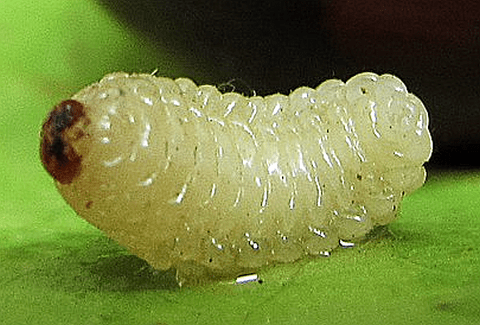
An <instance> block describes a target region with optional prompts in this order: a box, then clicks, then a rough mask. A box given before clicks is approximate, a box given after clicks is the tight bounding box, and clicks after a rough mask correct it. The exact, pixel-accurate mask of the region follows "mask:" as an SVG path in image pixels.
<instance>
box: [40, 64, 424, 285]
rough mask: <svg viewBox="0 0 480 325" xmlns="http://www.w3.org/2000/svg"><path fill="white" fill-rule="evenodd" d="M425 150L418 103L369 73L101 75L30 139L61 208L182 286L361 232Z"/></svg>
mask: <svg viewBox="0 0 480 325" xmlns="http://www.w3.org/2000/svg"><path fill="white" fill-rule="evenodd" d="M431 152H432V140H431V137H430V133H429V131H428V115H427V111H426V110H425V107H424V105H423V104H422V102H421V101H420V100H419V99H418V98H417V97H415V96H414V95H413V94H410V93H408V91H407V89H406V87H405V85H404V84H403V83H402V81H401V80H399V79H398V78H396V77H394V76H392V75H388V74H384V75H382V76H378V75H376V74H374V73H361V74H358V75H356V76H355V77H353V78H351V79H350V80H348V81H347V82H346V83H343V82H341V81H340V80H328V81H326V82H324V83H322V84H321V85H320V86H318V87H317V88H316V89H311V88H307V87H300V88H298V89H296V90H294V91H293V92H291V93H290V95H288V96H285V95H281V94H275V95H271V96H267V97H265V98H262V97H258V96H257V97H251V98H246V97H244V96H242V95H240V94H237V93H225V94H221V93H220V92H219V91H218V90H217V89H216V88H215V87H213V86H208V85H204V86H197V85H195V84H194V83H193V82H192V81H191V80H189V79H184V78H180V79H176V80H171V79H168V78H160V77H154V76H152V75H149V74H127V73H113V74H109V75H107V76H105V77H104V78H103V79H102V80H101V81H99V82H98V83H95V84H93V85H91V86H89V87H87V88H85V89H83V90H81V91H80V92H79V93H77V94H76V95H74V96H73V97H72V99H70V100H67V101H64V102H62V103H60V104H59V105H58V106H56V107H55V109H54V110H53V111H52V112H51V113H50V114H49V116H48V117H47V119H46V121H45V124H44V125H43V131H42V140H41V158H42V161H43V164H44V166H45V168H46V170H47V171H48V172H49V173H50V174H51V175H52V176H53V177H54V178H55V179H56V185H57V187H58V189H59V191H60V193H61V194H62V196H63V197H64V198H65V200H66V201H67V202H68V203H69V204H70V205H71V206H72V207H73V209H74V210H75V211H76V212H77V213H78V214H79V215H80V216H81V217H83V218H85V219H86V220H87V221H89V222H90V223H92V224H93V225H95V226H96V227H98V228H100V229H101V230H103V231H104V232H105V233H106V234H107V235H108V236H110V237H111V238H113V239H114V240H116V241H117V242H119V243H120V244H121V245H123V246H125V247H127V248H128V249H129V250H130V251H131V252H132V253H134V254H136V255H138V256H139V257H141V258H143V259H145V260H146V261H147V262H149V263H150V264H151V265H152V266H153V267H155V268H158V269H162V270H166V269H170V268H174V269H176V271H177V275H178V280H179V283H181V284H185V283H189V284H195V283H202V282H204V281H207V280H212V279H217V278H225V277H232V278H234V277H236V276H238V275H241V274H245V273H247V272H254V271H255V270H258V268H259V267H261V266H264V265H267V264H271V263H277V262H292V261H295V260H298V259H300V258H301V257H302V256H305V255H313V256H318V255H328V254H329V252H330V251H331V250H332V249H333V248H335V247H337V246H338V245H339V241H347V242H348V241H352V240H355V239H358V238H361V237H362V236H364V235H365V234H366V233H367V232H368V231H369V230H371V229H372V228H373V227H374V226H376V225H384V224H387V223H389V222H391V221H393V220H394V219H395V218H396V216H397V213H398V210H399V209H398V207H399V204H400V201H401V199H402V197H403V196H404V195H405V194H408V193H410V192H412V191H414V190H415V189H417V188H418V187H420V186H421V185H422V184H423V182H424V180H425V170H424V168H423V166H422V165H423V164H424V162H426V161H427V160H428V159H429V157H430V155H431Z"/></svg>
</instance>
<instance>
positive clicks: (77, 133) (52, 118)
mask: <svg viewBox="0 0 480 325" xmlns="http://www.w3.org/2000/svg"><path fill="white" fill-rule="evenodd" d="M89 123H90V121H89V119H88V118H87V117H86V116H85V107H84V106H83V104H81V103H80V102H78V101H75V100H65V101H63V102H61V103H60V104H59V105H57V106H56V107H55V108H54V109H53V110H52V111H51V112H50V114H49V115H48V117H47V120H46V121H45V123H44V124H43V127H42V132H41V138H42V139H41V145H40V157H41V159H42V163H43V166H44V167H45V169H46V170H47V171H48V172H49V173H50V175H52V177H53V178H54V179H56V180H57V181H58V182H60V183H61V184H69V183H71V182H72V181H73V179H75V178H76V177H77V176H78V175H79V174H80V170H81V160H82V157H81V156H80V155H79V154H78V153H77V151H76V150H75V148H74V147H73V146H72V142H75V141H77V140H78V139H80V138H82V137H84V136H85V132H84V131H83V129H82V127H81V126H80V124H82V125H86V124H89Z"/></svg>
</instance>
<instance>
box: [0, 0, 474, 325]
mask: <svg viewBox="0 0 480 325" xmlns="http://www.w3.org/2000/svg"><path fill="white" fill-rule="evenodd" d="M2 9H3V13H2V17H1V18H0V30H1V32H0V40H1V44H2V45H1V46H0V67H1V71H2V74H1V77H0V83H1V84H0V99H1V103H2V105H1V107H0V132H1V134H0V136H1V138H0V139H1V140H0V141H1V150H0V163H1V169H0V180H1V182H2V184H3V186H2V187H1V188H0V198H1V199H0V324H29V325H31V324H52V325H53V324H69V325H72V324H135V325H155V324H157V325H158V324H169V325H173V324H269V323H270V324H349V323H354V324H475V323H476V322H478V320H479V319H480V250H479V246H480V217H479V216H480V208H479V205H478V202H479V199H478V198H479V197H480V172H478V171H468V172H466V171H463V172H459V171H457V172H455V171H449V172H445V171H431V172H430V175H429V179H428V181H427V184H426V185H425V186H424V187H423V188H422V189H420V190H419V191H417V192H416V193H414V194H413V195H412V196H410V197H408V198H406V199H405V201H404V205H403V210H402V215H401V218H400V219H399V220H398V221H397V222H395V223H394V224H392V225H390V226H389V227H386V228H381V229H379V230H378V231H377V232H376V233H375V234H374V235H372V238H371V239H370V240H369V241H366V242H363V243H360V244H358V245H357V246H355V247H354V248H350V249H337V250H336V251H334V252H333V254H332V255H331V257H328V258H317V259H307V260H304V261H301V262H298V263H293V264H286V265H277V266H272V267H269V268H265V269H262V270H259V275H260V277H261V279H262V280H263V282H262V283H261V284H260V283H251V284H247V285H235V284H233V280H234V279H232V281H226V282H222V283H218V284H214V285H209V286H204V287H197V288H182V289H178V288H176V287H175V285H174V283H173V275H172V274H170V273H168V272H155V271H153V270H151V269H150V268H149V267H148V266H147V265H146V264H145V263H144V262H143V261H142V260H140V259H138V258H136V257H134V256H132V255H130V254H128V253H127V252H126V251H125V250H124V249H122V248H120V247H119V246H118V245H116V244H115V243H114V242H112V241H110V240H109V239H107V238H106V237H105V236H103V234H102V233H101V232H100V231H98V230H97V229H95V228H93V227H92V226H90V225H89V224H87V223H86V222H84V221H83V220H82V219H80V218H78V217H76V215H75V213H74V212H73V211H72V210H71V209H70V208H69V207H68V206H67V205H66V203H65V202H64V201H63V199H62V198H61V197H60V195H59V194H58V193H57V191H56V189H55V187H54V185H53V181H52V179H51V178H50V177H49V176H48V175H47V173H46V172H45V171H44V170H43V168H42V166H41V164H40V162H39V159H38V145H39V138H38V132H39V129H40V126H41V124H42V121H43V119H44V117H45V115H46V113H47V111H48V110H49V109H50V108H51V107H52V106H53V105H54V104H55V103H57V102H59V101H61V100H62V99H64V98H66V97H69V96H70V95H71V94H72V93H74V92H76V91H78V90H79V89H81V88H82V87H83V86H85V85H87V84H90V83H91V82H93V81H95V80H98V79H99V78H100V77H102V76H103V75H104V74H105V73H107V72H112V71H117V70H125V71H137V72H148V71H152V70H154V69H156V68H159V69H160V70H161V72H162V74H165V75H170V76H187V75H186V74H185V73H184V71H183V69H182V64H181V62H175V58H173V57H172V56H171V55H170V54H169V52H168V50H167V49H161V48H158V47H155V48H154V47H152V46H150V45H149V44H148V42H147V41H146V40H145V39H143V38H142V37H141V36H139V35H137V34H135V33H134V32H133V31H131V30H129V29H128V28H126V27H125V26H123V25H121V24H120V23H118V22H117V21H115V20H114V19H113V18H112V17H111V16H110V15H109V14H108V13H107V12H105V11H104V10H103V9H102V8H101V7H99V6H98V5H97V4H95V3H94V2H93V1H86V0H82V1H73V0H71V1H61V0H54V1H52V0H49V1H45V0H41V1H36V2H35V1H34V2H32V1H25V0H17V1H9V2H8V3H6V4H2Z"/></svg>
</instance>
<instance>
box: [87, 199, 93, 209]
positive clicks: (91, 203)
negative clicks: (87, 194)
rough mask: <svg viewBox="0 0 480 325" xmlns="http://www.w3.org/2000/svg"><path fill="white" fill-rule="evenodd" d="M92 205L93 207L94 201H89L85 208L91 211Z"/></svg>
mask: <svg viewBox="0 0 480 325" xmlns="http://www.w3.org/2000/svg"><path fill="white" fill-rule="evenodd" d="M92 205H93V201H87V203H86V204H85V208H87V209H90V208H91V207H92Z"/></svg>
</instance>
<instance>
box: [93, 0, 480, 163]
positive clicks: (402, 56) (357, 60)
mask: <svg viewBox="0 0 480 325" xmlns="http://www.w3.org/2000/svg"><path fill="white" fill-rule="evenodd" d="M99 1H100V2H101V3H102V4H103V5H105V6H107V7H108V8H109V9H110V10H112V12H114V13H115V14H116V15H117V17H118V18H119V20H120V21H123V22H125V23H127V24H129V25H131V26H133V27H135V28H137V29H139V30H140V31H141V32H142V33H144V34H145V35H147V36H148V37H150V38H151V39H152V40H153V41H154V42H155V43H156V44H159V46H162V47H167V48H168V49H169V50H170V51H171V53H173V55H175V57H176V59H177V60H184V61H185V64H186V65H188V64H192V63H194V64H195V71H200V73H198V76H195V75H191V76H189V77H191V78H193V79H194V80H195V81H196V82H197V83H213V84H220V83H222V82H227V81H229V80H231V79H235V81H233V85H235V86H236V90H237V91H240V92H243V93H245V94H247V95H249V94H251V93H252V92H253V91H255V92H256V93H257V94H259V95H267V94H270V93H275V92H281V93H285V94H288V93H289V92H290V90H293V89H295V88H297V87H298V86H300V85H307V86H311V87H315V86H316V85H318V84H319V83H320V82H322V81H323V80H325V79H327V78H332V77H335V78H340V79H343V80H346V79H348V78H349V77H351V76H353V75H355V74H356V73H358V72H361V71H366V70H367V71H373V72H376V73H385V72H389V73H392V74H395V75H397V76H399V77H400V78H401V79H402V80H403V81H404V82H405V83H406V84H407V86H408V88H409V90H410V91H411V92H413V93H415V94H416V95H417V96H419V97H420V98H421V99H422V100H423V102H424V103H425V105H426V107H427V109H428V110H429V113H430V116H431V130H432V134H433V138H434V155H433V157H432V160H431V162H430V164H431V165H436V166H445V167H477V166H480V159H479V158H477V151H478V149H479V148H480V127H479V125H480V100H479V98H478V97H479V95H480V2H479V1H475V0H471V1H468V0H457V1H447V0H412V1H400V0H394V1H384V0H383V1H382V0H363V1H353V0H343V1H333V0H332V1H329V0H323V1H318V0H317V1H313V0H296V1H258V0H244V1H227V0H208V1H207V0H203V1H202V0H160V1H153V0H141V1H131V0H130V1H129V0H99ZM160 68H161V67H160ZM192 70H193V69H192ZM212 71H214V73H212ZM159 74H161V71H160V72H159Z"/></svg>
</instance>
